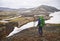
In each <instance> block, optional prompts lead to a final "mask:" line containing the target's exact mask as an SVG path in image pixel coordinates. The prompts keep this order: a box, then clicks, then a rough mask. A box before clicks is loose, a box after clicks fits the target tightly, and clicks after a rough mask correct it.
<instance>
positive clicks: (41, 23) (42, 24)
mask: <svg viewBox="0 0 60 41" xmlns="http://www.w3.org/2000/svg"><path fill="white" fill-rule="evenodd" d="M39 20H40V24H39V26H41V27H43V26H44V25H45V20H44V18H43V16H40V17H39Z"/></svg>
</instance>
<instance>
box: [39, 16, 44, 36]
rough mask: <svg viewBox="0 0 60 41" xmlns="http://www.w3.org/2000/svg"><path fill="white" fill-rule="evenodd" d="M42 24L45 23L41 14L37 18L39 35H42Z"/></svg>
mask: <svg viewBox="0 0 60 41" xmlns="http://www.w3.org/2000/svg"><path fill="white" fill-rule="evenodd" d="M44 25H45V21H44V18H43V16H40V17H39V19H38V32H39V35H40V36H42V35H43V31H42V28H43V26H44Z"/></svg>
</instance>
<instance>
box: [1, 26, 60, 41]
mask: <svg viewBox="0 0 60 41" xmlns="http://www.w3.org/2000/svg"><path fill="white" fill-rule="evenodd" d="M2 41H60V26H50V27H46V26H45V27H44V28H43V36H42V37H41V36H39V34H38V27H33V28H29V29H25V30H23V31H21V32H19V33H17V34H15V35H13V36H11V37H9V38H6V39H3V40H2Z"/></svg>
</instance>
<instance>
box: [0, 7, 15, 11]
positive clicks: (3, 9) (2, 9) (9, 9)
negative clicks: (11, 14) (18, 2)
mask: <svg viewBox="0 0 60 41" xmlns="http://www.w3.org/2000/svg"><path fill="white" fill-rule="evenodd" d="M14 10H16V9H12V8H6V7H0V11H14Z"/></svg>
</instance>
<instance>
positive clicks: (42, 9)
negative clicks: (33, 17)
mask: <svg viewBox="0 0 60 41" xmlns="http://www.w3.org/2000/svg"><path fill="white" fill-rule="evenodd" d="M57 11H60V10H59V9H57V8H55V7H52V6H47V5H41V6H39V7H36V8H35V9H34V10H32V11H31V13H30V14H50V13H53V12H57Z"/></svg>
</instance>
